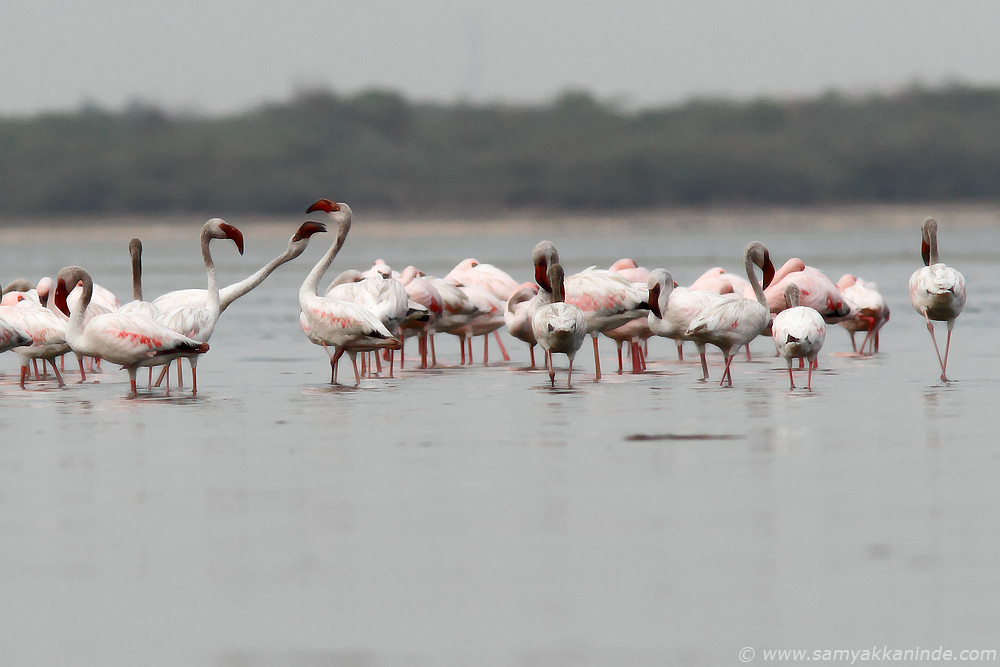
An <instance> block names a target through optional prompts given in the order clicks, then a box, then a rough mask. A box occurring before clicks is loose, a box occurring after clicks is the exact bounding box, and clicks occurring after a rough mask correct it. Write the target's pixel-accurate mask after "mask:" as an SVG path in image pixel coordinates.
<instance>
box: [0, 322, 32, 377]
mask: <svg viewBox="0 0 1000 667" xmlns="http://www.w3.org/2000/svg"><path fill="white" fill-rule="evenodd" d="M7 307H9V308H13V306H7ZM31 342H32V341H31V336H29V335H28V333H27V332H25V331H23V330H22V329H21V328H20V327H18V326H16V325H15V324H13V323H11V322H7V321H6V320H5V319H3V313H2V312H0V352H6V351H7V350H13V349H15V348H19V347H24V346H26V345H31ZM22 366H23V364H22ZM21 382H22V384H21V387H22V388H23V387H24V384H23V382H24V371H23V370H22V371H21Z"/></svg>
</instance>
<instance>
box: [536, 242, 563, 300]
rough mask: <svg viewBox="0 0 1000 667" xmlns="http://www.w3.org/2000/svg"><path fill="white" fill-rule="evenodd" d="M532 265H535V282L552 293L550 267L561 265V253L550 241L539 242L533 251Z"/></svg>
mask: <svg viewBox="0 0 1000 667" xmlns="http://www.w3.org/2000/svg"><path fill="white" fill-rule="evenodd" d="M531 263H532V264H534V265H535V282H536V283H538V286H539V287H541V288H542V289H544V290H545V291H546V292H551V291H552V284H551V283H550V282H549V276H548V272H549V266H551V265H552V264H558V263H559V252H558V251H557V250H556V247H555V246H554V245H553V244H552V242H550V241H539V242H538V244H537V245H536V246H535V249H534V250H532V251H531Z"/></svg>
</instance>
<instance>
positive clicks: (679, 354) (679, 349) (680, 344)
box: [677, 340, 684, 361]
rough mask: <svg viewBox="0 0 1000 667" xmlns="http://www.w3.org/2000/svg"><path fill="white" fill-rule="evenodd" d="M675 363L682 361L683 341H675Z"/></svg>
mask: <svg viewBox="0 0 1000 667" xmlns="http://www.w3.org/2000/svg"><path fill="white" fill-rule="evenodd" d="M677 361H684V341H682V340H679V341H677Z"/></svg>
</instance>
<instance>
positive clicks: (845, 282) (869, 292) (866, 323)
mask: <svg viewBox="0 0 1000 667" xmlns="http://www.w3.org/2000/svg"><path fill="white" fill-rule="evenodd" d="M837 287H838V288H839V289H840V291H841V292H842V293H843V294H844V298H845V299H847V300H848V301H849V302H850V303H851V304H852V305H853V306H854V307H853V308H852V309H851V316H850V317H848V318H846V319H844V320H842V321H841V322H840V326H842V327H843V328H845V329H847V331H848V332H849V333H850V334H851V349H853V350H854V351H855V352H857V353H860V354H864V353H865V346H866V345H867V346H868V354H873V353H875V352H878V343H879V340H878V339H879V332H880V331H881V329H882V327H884V326H885V324H886V323H887V322H888V321H889V304H888V303H886V300H885V298H884V297H883V296H882V293H881V292H879V291H878V287H877V286H876V285H875V283H873V282H869V281H866V280H862V279H860V278H857V277H855V276H854V275H852V274H850V273H845V274H844V275H842V276H841V277H840V280H838V281H837ZM858 331H864V332H865V339H864V340H863V341H861V348H860V349H859V348H858V347H857V344H856V342H855V340H854V334H855V332H858Z"/></svg>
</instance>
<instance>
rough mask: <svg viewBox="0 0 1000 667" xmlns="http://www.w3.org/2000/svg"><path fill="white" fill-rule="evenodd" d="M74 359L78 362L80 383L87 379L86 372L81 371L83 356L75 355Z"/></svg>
mask: <svg viewBox="0 0 1000 667" xmlns="http://www.w3.org/2000/svg"><path fill="white" fill-rule="evenodd" d="M76 361H77V363H78V364H80V383H81V384H82V383H84V382H86V381H87V374H86V373H84V372H83V357H81V356H80V355H77V356H76Z"/></svg>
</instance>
